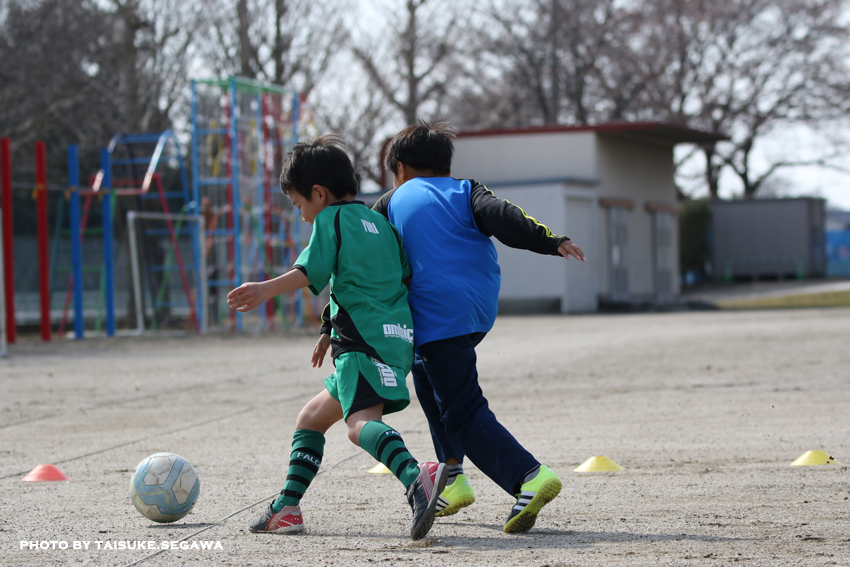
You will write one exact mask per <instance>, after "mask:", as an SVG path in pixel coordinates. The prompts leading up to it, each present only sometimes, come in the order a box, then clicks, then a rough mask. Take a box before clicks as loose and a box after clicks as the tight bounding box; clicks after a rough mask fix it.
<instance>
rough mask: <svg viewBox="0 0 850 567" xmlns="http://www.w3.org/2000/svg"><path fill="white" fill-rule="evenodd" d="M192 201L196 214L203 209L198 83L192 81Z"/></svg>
mask: <svg viewBox="0 0 850 567" xmlns="http://www.w3.org/2000/svg"><path fill="white" fill-rule="evenodd" d="M191 104H192V201H193V202H194V211H190V212H195V214H199V213H200V210H201V208H200V207H201V195H200V183H199V180H200V178H201V172H200V166H199V165H198V130H199V128H198V85H197V84H196V83H195V81H192V101H191Z"/></svg>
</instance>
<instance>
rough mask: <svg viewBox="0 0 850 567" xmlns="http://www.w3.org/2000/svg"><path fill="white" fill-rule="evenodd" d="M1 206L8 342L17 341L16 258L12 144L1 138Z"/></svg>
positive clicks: (7, 139)
mask: <svg viewBox="0 0 850 567" xmlns="http://www.w3.org/2000/svg"><path fill="white" fill-rule="evenodd" d="M0 170H2V178H0V194H2V200H0V207H2V208H3V283H4V285H5V288H6V342H7V343H9V344H12V343H14V342H15V339H16V337H17V333H16V332H15V258H14V246H13V242H12V240H13V239H14V236H13V234H14V233H13V230H12V145H11V142H10V141H9V138H0Z"/></svg>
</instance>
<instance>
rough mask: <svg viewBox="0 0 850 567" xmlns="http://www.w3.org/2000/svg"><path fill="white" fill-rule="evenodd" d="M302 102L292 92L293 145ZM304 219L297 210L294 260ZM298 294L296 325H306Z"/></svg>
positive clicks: (299, 250)
mask: <svg viewBox="0 0 850 567" xmlns="http://www.w3.org/2000/svg"><path fill="white" fill-rule="evenodd" d="M300 102H301V100H300V95H299V93H297V92H296V93H293V94H292V146H293V147H294V146H295V144H297V143H298V110H299V108H298V105H299V103H300ZM303 222H304V221H303V220H301V216H300V215H299V214H298V212H297V211H296V212H295V223H294V224H295V227H294V228H295V230H294V231H293V232H295V236H294V240H295V256H294V258H293V260H292V261H293V262H295V258H298V255H299V254H301V223H303ZM296 293H297V294H298V295H296V296H295V318H296V319H297V321H296V325H297V326H299V327H301V326H303V325H304V294H303V292H301V291H300V290H299V291H298V292H296Z"/></svg>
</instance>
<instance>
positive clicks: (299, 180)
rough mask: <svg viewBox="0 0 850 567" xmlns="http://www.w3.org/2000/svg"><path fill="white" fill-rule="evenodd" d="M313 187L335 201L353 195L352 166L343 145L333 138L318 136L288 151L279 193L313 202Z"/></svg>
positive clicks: (334, 136)
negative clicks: (318, 186)
mask: <svg viewBox="0 0 850 567" xmlns="http://www.w3.org/2000/svg"><path fill="white" fill-rule="evenodd" d="M313 185H321V186H322V187H326V188H327V189H328V191H330V193H331V195H333V196H334V197H336V198H337V199H342V198H344V197H347V196H349V195H356V194H357V178H356V177H355V176H354V166H353V165H352V164H351V160H350V159H349V158H348V154H347V153H345V143H343V141H342V140H341V139H340V138H339V136H337V135H336V134H326V135H324V136H319V137H318V138H316V140H315V141H314V142H312V143H298V144H295V147H294V148H292V152H291V153H290V154H289V157H287V158H286V163H284V164H283V169H282V170H281V172H280V190H281V191H283V194H284V195H288V194H289V192H290V191H292V190H293V189H294V190H295V192H296V193H298V194H299V195H301V196H302V197H304V198H305V199H307V200H308V201H312V200H313Z"/></svg>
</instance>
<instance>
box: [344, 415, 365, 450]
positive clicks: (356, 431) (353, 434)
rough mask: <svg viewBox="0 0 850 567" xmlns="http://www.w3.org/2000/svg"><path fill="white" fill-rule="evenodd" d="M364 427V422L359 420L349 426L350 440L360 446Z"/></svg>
mask: <svg viewBox="0 0 850 567" xmlns="http://www.w3.org/2000/svg"><path fill="white" fill-rule="evenodd" d="M361 429H363V422H362V421H358V422H357V423H352V424H350V425H349V426H348V440H349V441H351V442H352V443H354V444H355V445H357V446H358V447H359V446H360V430H361Z"/></svg>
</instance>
